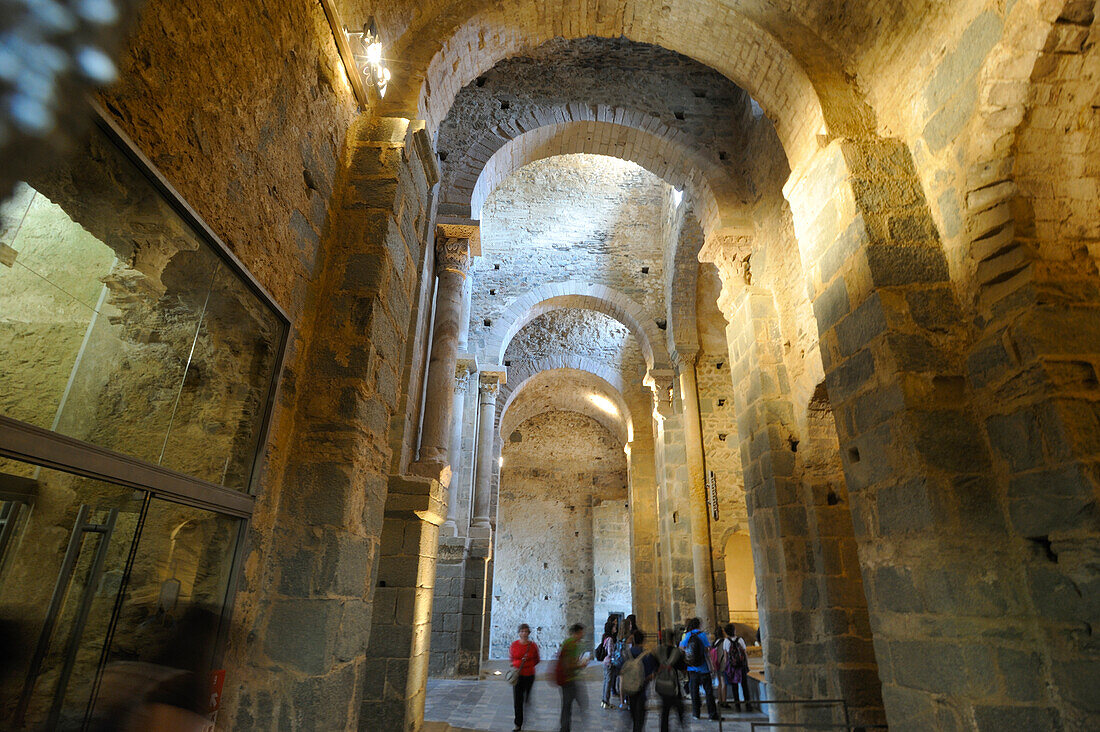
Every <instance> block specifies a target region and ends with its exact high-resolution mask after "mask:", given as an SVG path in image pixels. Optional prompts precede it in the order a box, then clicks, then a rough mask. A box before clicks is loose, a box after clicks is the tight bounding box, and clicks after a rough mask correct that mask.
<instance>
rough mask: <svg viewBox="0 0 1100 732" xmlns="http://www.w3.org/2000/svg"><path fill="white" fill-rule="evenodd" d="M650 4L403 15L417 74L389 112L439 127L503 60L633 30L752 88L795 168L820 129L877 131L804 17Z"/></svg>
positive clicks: (400, 49)
mask: <svg viewBox="0 0 1100 732" xmlns="http://www.w3.org/2000/svg"><path fill="white" fill-rule="evenodd" d="M645 4H646V3H645V0H626V1H625V2H622V3H620V4H619V5H617V6H616V7H615V8H614V9H612V10H611V11H610V12H608V11H606V10H605V9H604V8H602V7H599V6H598V4H597V3H596V2H595V1H594V0H589V2H584V1H582V2H581V3H579V4H577V5H574V6H571V9H572V10H574V12H562V9H561V8H560V7H559V6H550V5H546V4H544V3H537V2H534V0H526V1H525V2H521V3H508V4H492V5H485V4H476V3H474V2H472V0H452V1H451V2H447V3H443V4H441V5H440V6H438V7H437V9H436V10H435V12H424V13H422V14H419V15H418V16H417V17H415V18H414V19H413V20H412V21H411V22H410V21H409V20H407V19H402V20H401V21H399V24H400V26H401V27H402V35H401V37H400V38H399V39H398V41H397V43H396V44H394V52H393V53H394V55H395V56H396V57H399V58H401V59H403V60H404V61H406V62H408V64H409V67H408V68H409V69H410V72H409V75H408V77H407V78H408V80H407V81H405V82H403V83H401V84H394V86H395V87H396V88H395V90H394V93H392V94H391V95H390V96H389V97H388V99H387V103H386V104H385V105H384V106H383V111H384V112H386V113H389V112H395V113H396V112H399V113H404V114H410V113H412V111H413V110H414V109H416V110H417V113H418V115H419V116H420V117H421V118H423V119H425V120H426V121H427V124H428V128H429V130H430V131H432V132H433V133H434V131H435V130H436V129H438V126H439V124H440V122H441V121H442V120H443V119H444V117H446V114H447V112H448V110H449V109H450V106H451V103H452V102H453V100H454V98H455V96H456V95H457V93H458V91H459V90H460V89H462V87H464V86H465V85H466V84H468V83H470V82H471V81H473V80H474V79H475V78H477V76H478V75H479V74H481V73H482V72H483V71H484V70H486V69H489V68H491V67H492V66H493V65H495V64H496V63H497V62H498V61H500V60H501V59H504V58H507V57H510V56H515V55H518V54H521V53H524V52H526V51H529V50H531V49H534V48H536V47H538V46H539V45H541V44H542V43H544V42H546V41H548V40H550V39H553V38H557V37H561V38H580V37H585V36H598V37H604V38H617V37H624V38H627V39H629V40H632V41H637V42H640V43H650V44H654V45H658V46H661V47H663V48H666V49H668V50H670V51H674V52H676V53H680V54H682V55H684V56H687V57H689V58H692V59H694V60H696V61H698V62H699V63H702V64H704V65H706V66H709V67H711V68H713V69H715V70H716V71H718V72H720V73H722V74H723V75H724V76H726V77H727V78H729V79H730V80H731V81H733V82H734V83H735V84H737V85H738V86H740V87H741V88H743V89H745V90H746V91H748V92H749V93H750V94H752V96H753V97H754V98H755V99H756V101H757V102H758V103H759V104H760V106H761V107H762V108H763V109H764V111H765V113H766V114H767V115H768V116H769V117H770V118H771V119H772V120H773V122H774V123H775V124H776V129H777V132H778V133H779V137H780V139H781V140H782V141H783V145H784V148H785V149H786V151H787V155H788V158H789V159H790V160H791V161H792V167H795V164H796V162H798V161H801V160H803V159H805V158H807V157H809V155H810V154H812V152H813V151H814V149H815V147H816V136H817V135H818V134H821V133H826V132H828V133H832V134H834V135H845V136H864V135H867V134H871V133H872V132H873V130H874V115H873V113H872V112H871V110H870V107H869V106H868V105H867V104H866V102H865V101H864V99H863V97H862V95H861V94H860V92H859V90H858V88H857V86H856V84H855V82H854V79H852V78H851V76H850V75H848V74H846V73H845V71H844V65H843V63H842V60H841V58H840V57H839V54H837V52H836V51H835V50H834V49H833V47H832V46H830V45H829V44H827V43H825V42H823V41H822V39H821V38H819V37H818V36H817V35H816V34H815V33H813V32H812V31H811V30H810V29H808V28H807V27H806V26H805V25H804V23H802V22H801V19H799V18H797V17H793V16H792V17H782V18H777V17H774V16H775V10H774V8H771V7H768V6H767V4H756V3H746V4H741V5H738V7H737V8H731V7H729V6H727V5H720V4H714V5H710V6H700V5H699V4H698V3H694V2H690V1H689V0H670V1H669V2H666V3H665V4H664V5H663V6H661V7H660V8H652V7H641V6H643V5H645ZM414 97H415V98H414ZM826 122H827V123H828V124H827V127H826Z"/></svg>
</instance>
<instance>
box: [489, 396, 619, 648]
mask: <svg viewBox="0 0 1100 732" xmlns="http://www.w3.org/2000/svg"><path fill="white" fill-rule="evenodd" d="M519 431H520V432H521V433H522V434H523V440H522V441H521V442H505V444H504V450H503V453H502V455H503V457H504V468H503V470H502V471H501V491H500V494H499V495H500V507H499V510H498V513H497V534H496V538H495V547H494V550H495V554H494V562H493V564H494V567H493V612H492V620H491V630H490V657H491V658H506V657H507V653H508V646H509V645H510V644H511V642H512V641H513V640H515V632H516V627H517V626H518V625H519V624H520V623H524V622H525V623H528V624H529V625H530V626H531V638H532V640H534V641H535V642H536V643H538V644H539V647H540V648H542V649H544V651H543V653H544V656H546V657H547V658H549V657H552V656H553V650H554V649H556V648H557V646H558V644H560V643H561V641H562V640H563V639H564V638H565V637H566V635H567V630H568V627H569V625H570V624H572V623H577V622H579V623H583V624H584V625H585V626H586V628H587V632H586V637H587V638H589V639H592V638H593V629H592V627H591V625H592V618H593V613H594V608H595V600H596V598H595V593H594V589H595V588H594V584H593V583H594V576H595V575H594V565H593V551H594V544H593V518H594V513H593V512H594V507H595V506H597V505H600V504H603V503H604V502H606V501H617V502H619V504H620V505H621V504H622V503H624V502H625V499H626V461H625V459H624V455H623V451H622V446H621V444H619V443H618V441H617V440H615V439H614V438H613V437H612V436H611V435H610V434H609V433H608V432H607V430H606V429H604V428H603V427H602V426H600V425H598V424H597V423H596V422H595V421H594V420H592V419H591V418H590V417H584V416H581V415H579V414H576V413H575V412H549V413H546V414H542V415H539V416H537V417H532V418H531V419H529V420H527V421H526V422H524V423H523V424H522V425H520V427H519ZM620 569H622V570H624V571H625V570H628V569H629V566H628V565H627V566H623V567H620Z"/></svg>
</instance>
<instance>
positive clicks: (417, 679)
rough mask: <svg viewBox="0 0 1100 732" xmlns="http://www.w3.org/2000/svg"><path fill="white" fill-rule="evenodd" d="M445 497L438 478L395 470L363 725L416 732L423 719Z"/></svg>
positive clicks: (366, 672)
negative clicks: (400, 474)
mask: <svg viewBox="0 0 1100 732" xmlns="http://www.w3.org/2000/svg"><path fill="white" fill-rule="evenodd" d="M445 495H446V494H445V490H444V488H443V486H441V485H440V484H439V482H438V481H435V480H432V479H431V478H421V477H413V476H408V477H406V476H390V480H389V494H388V495H387V497H386V511H385V518H384V519H383V524H382V544H381V557H380V558H379V561H378V586H377V587H376V588H375V590H374V612H373V613H372V615H371V633H370V645H369V646H368V647H367V661H366V666H365V668H364V672H363V679H364V689H363V705H362V711H361V714H360V717H359V729H362V730H374V729H388V730H389V729H392V730H403V731H404V732H414V731H415V730H419V729H420V728H421V726H423V724H424V695H425V682H426V681H427V678H428V641H429V636H430V627H431V618H432V593H433V590H434V587H435V558H436V547H437V544H438V542H439V525H440V524H441V523H443V500H444V496H445Z"/></svg>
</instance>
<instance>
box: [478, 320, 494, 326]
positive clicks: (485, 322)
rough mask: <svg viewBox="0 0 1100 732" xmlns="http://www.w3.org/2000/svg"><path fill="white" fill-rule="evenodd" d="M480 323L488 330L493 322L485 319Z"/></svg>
mask: <svg viewBox="0 0 1100 732" xmlns="http://www.w3.org/2000/svg"><path fill="white" fill-rule="evenodd" d="M481 322H482V323H484V324H485V327H486V328H490V327H492V325H493V321H491V320H489V319H488V318H486V319H485V320H483V321H481Z"/></svg>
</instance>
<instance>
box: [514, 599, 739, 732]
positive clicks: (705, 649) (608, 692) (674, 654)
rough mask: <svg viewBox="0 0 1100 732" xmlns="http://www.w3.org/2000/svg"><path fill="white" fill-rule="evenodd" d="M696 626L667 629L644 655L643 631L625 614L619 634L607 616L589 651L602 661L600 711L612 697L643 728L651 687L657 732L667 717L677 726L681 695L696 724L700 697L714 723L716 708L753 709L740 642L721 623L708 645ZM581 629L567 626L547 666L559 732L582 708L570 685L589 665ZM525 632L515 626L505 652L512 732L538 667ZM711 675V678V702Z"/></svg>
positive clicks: (577, 688) (695, 622)
mask: <svg viewBox="0 0 1100 732" xmlns="http://www.w3.org/2000/svg"><path fill="white" fill-rule="evenodd" d="M700 626H701V624H700V622H699V618H692V619H690V620H689V621H688V622H687V625H686V627H685V628H684V630H683V632H681V633H677V632H676V631H674V630H672V629H667V630H665V631H664V632H662V634H661V637H660V639H659V642H658V644H657V645H656V647H655V648H654V649H653V650H652V651H650V650H648V649H647V648H646V640H647V638H646V634H645V633H644V632H642V631H641V630H640V629H639V628H638V624H637V619H636V618H635V617H634V616H633V615H629V616H627V617H626V619H625V620H624V622H623V627H622V628H621V629H620V627H619V621H618V616H615V615H612V616H609V617H608V619H607V622H606V623H605V624H604V629H603V636H602V638H601V639H600V642H599V644H598V645H597V646H596V648H595V658H596V660H597V661H599V662H601V663H602V664H603V696H602V699H601V700H600V706H601V707H602V708H603V709H614V708H616V705H615V704H613V703H612V697H614V696H617V697H618V699H619V703H618V705H617V707H618V708H619V709H624V710H629V711H630V717H631V722H632V728H633V730H634V731H635V732H640V731H641V730H642V729H644V727H645V717H646V700H647V696H646V690H647V688H648V687H649V685H650V684H651V683H652V686H653V690H654V692H655V693H656V694H657V695H658V696H659V697H660V699H661V732H667V731H668V729H669V717H670V715H671V714H672V712H675V713H676V718H677V720H678V721H679V723H680V727H681V728H682V727H683V724H684V701H683V697H684V695H685V693H686V694H687V696H689V697H690V698H691V710H692V715H693V716H694V717H695V718H696V719H699V718H700V712H701V711H702V705H703V700H704V698H705V700H706V707H707V714H708V716H709V717H710V718H711V719H714V720H717V719H720V716H719V710H718V707H719V706H722V707H724V708H729V707H731V706H733V707H735V708H736V709H737V711H741V710H742V709H743V710H744V711H746V712H751V711H753V707H752V703H751V696H750V694H749V684H748V672H749V664H748V657H747V655H746V648H747V647H746V644H745V640H744V639H743V638H741V636H739V635H738V634H737V629H736V627H735V626H734V625H733V624H732V623H729V624H727V625H726V626H725V627H719V628H718V629H717V631H716V633H715V636H716V637H715V640H714V643H713V644H712V643H711V642H710V639H709V638H708V637H707V634H706V633H705V632H704V631H703V630H702V628H701V627H700ZM584 631H585V628H584V626H583V625H581V624H580V623H576V624H574V625H572V626H571V627H570V628H569V637H568V638H566V639H565V641H564V642H563V643H562V645H561V649H560V650H559V652H558V659H557V663H556V664H555V667H554V681H555V683H556V684H557V685H558V686H559V687H561V732H570V730H571V728H572V717H573V706H574V705H576V706H578V707H580V708H581V709H582V710H583V709H584V707H585V698H584V687H583V686H582V685H581V684H580V683H579V681H578V676H579V674H580V671H581V670H582V669H584V668H585V666H587V665H588V660H589V654H588V653H587V652H584V651H583V649H582V645H581V644H582V641H583V638H584ZM530 635H531V629H530V627H528V626H527V625H526V624H523V625H521V626H519V639H518V640H516V641H515V642H513V643H512V646H511V649H510V655H511V660H512V668H511V669H509V671H508V681H509V683H511V684H512V685H513V702H514V705H515V729H516V730H521V729H523V713H524V709H525V707H526V705H527V703H528V701H529V700H530V697H531V686H532V684H533V683H534V680H535V666H536V665H537V664H538V662H539V650H538V646H537V645H536V644H535V643H534V642H533V641H532V640H530ZM712 674H713V676H712ZM712 678H714V679H716V680H717V687H718V699H717V701H716V700H715V692H714V685H715V684H714V683H713V682H712ZM700 689H702V690H703V693H702V695H700ZM739 690H740V696H741V699H740V700H739V699H738V691H739ZM727 692H728V694H729V695H730V696H732V705H731V704H730V703H728V702H727Z"/></svg>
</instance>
